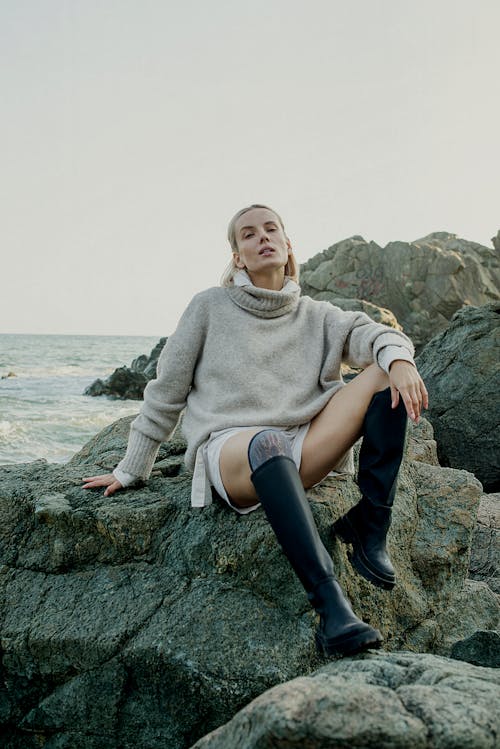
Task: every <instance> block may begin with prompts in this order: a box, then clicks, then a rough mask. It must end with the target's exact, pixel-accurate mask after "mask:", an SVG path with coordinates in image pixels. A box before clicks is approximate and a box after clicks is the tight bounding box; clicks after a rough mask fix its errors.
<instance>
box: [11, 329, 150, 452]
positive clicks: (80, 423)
mask: <svg viewBox="0 0 500 749" xmlns="http://www.w3.org/2000/svg"><path fill="white" fill-rule="evenodd" d="M158 340H159V339H158V338H154V337H140V336H93V335H15V334H0V465H6V464H11V463H25V462H29V461H33V460H37V459H38V458H45V459H46V460H47V461H49V462H50V463H65V462H67V461H68V460H69V459H70V458H71V457H72V455H74V453H75V452H77V451H78V450H79V449H80V448H81V447H83V445H84V444H85V443H86V442H87V441H88V440H89V439H90V438H91V437H93V436H94V435H95V434H96V433H97V432H99V431H100V430H101V429H103V427H105V426H107V425H108V424H111V423H112V422H113V421H115V420H116V419H119V418H121V417H122V416H128V415H129V414H135V413H137V412H138V411H139V408H140V406H141V403H140V402H139V401H135V400H119V399H114V398H109V397H107V396H99V397H92V396H89V395H84V394H83V392H84V390H85V388H86V387H87V386H88V385H90V384H91V383H92V382H93V381H94V380H95V379H96V378H98V377H100V378H101V379H104V378H105V377H107V376H108V375H110V374H111V373H112V372H113V371H114V370H115V369H116V368H117V367H121V366H123V365H127V366H129V365H130V364H131V362H132V360H133V359H135V358H136V357H138V356H139V355H140V354H147V355H149V353H150V352H151V350H152V349H153V347H154V346H155V345H156V344H157V343H158Z"/></svg>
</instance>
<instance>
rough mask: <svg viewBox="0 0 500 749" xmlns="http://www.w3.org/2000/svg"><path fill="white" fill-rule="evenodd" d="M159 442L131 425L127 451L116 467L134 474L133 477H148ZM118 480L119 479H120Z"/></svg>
mask: <svg viewBox="0 0 500 749" xmlns="http://www.w3.org/2000/svg"><path fill="white" fill-rule="evenodd" d="M160 444H161V442H158V441H157V440H154V439H151V437H146V435H144V434H142V432H138V431H137V429H134V428H133V427H132V428H131V430H130V435H129V438H128V446H127V452H126V453H125V457H124V458H123V460H121V461H120V462H119V463H118V465H117V467H116V468H117V469H118V471H121V472H124V473H128V474H130V475H132V476H134V478H141V479H147V478H149V475H150V473H151V471H152V470H153V465H154V462H155V460H156V456H157V455H158V450H159V449H160ZM115 470H116V469H115ZM118 480H119V481H120V479H118ZM120 483H121V481H120Z"/></svg>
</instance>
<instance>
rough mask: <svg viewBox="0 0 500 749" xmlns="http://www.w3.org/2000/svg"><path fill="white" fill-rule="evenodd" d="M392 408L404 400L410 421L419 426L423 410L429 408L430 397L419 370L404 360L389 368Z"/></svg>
mask: <svg viewBox="0 0 500 749" xmlns="http://www.w3.org/2000/svg"><path fill="white" fill-rule="evenodd" d="M389 382H390V385H391V396H392V403H391V405H392V408H396V406H397V405H398V403H399V396H400V395H401V398H402V399H403V403H404V404H405V408H406V412H407V414H408V416H409V417H410V419H412V421H414V422H415V424H418V421H419V418H420V413H421V411H422V408H429V395H428V393H427V389H426V387H425V385H424V381H423V380H422V378H421V377H420V375H419V373H418V370H417V368H416V367H415V366H414V365H413V364H410V362H408V361H404V360H403V359H396V360H395V361H393V362H392V364H391V366H390V368H389Z"/></svg>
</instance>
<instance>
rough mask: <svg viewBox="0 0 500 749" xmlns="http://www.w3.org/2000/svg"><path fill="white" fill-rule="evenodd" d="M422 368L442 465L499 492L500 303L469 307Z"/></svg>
mask: <svg viewBox="0 0 500 749" xmlns="http://www.w3.org/2000/svg"><path fill="white" fill-rule="evenodd" d="M417 366H418V368H419V371H420V374H421V375H422V377H423V379H424V381H425V384H426V386H427V389H428V391H429V401H430V404H429V410H428V412H427V413H426V416H427V418H428V419H429V420H430V421H431V423H432V426H433V428H434V433H435V436H436V441H437V445H438V455H439V461H440V463H441V464H442V465H447V466H452V467H453V468H464V469H466V470H467V471H471V472H472V473H474V475H475V476H476V477H477V478H478V479H479V480H480V481H481V482H482V484H483V486H484V490H485V491H486V492H497V491H500V465H499V456H500V428H499V427H500V409H499V393H500V304H498V303H495V304H488V305H485V306H483V307H464V308H463V309H461V310H459V311H458V312H457V313H456V314H455V315H454V317H453V319H452V321H451V323H450V326H449V328H448V329H447V330H445V331H443V332H442V333H440V334H438V335H437V336H436V337H435V338H433V339H432V341H430V343H428V344H427V346H426V347H425V348H424V350H423V351H422V353H421V354H420V356H419V357H418V358H417Z"/></svg>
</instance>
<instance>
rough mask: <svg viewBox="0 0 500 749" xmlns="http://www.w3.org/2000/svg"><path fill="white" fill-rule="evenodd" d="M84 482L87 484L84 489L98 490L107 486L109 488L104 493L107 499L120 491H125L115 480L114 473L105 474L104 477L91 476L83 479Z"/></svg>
mask: <svg viewBox="0 0 500 749" xmlns="http://www.w3.org/2000/svg"><path fill="white" fill-rule="evenodd" d="M82 481H86V482H87V483H86V484H84V486H83V488H84V489H97V488H98V487H99V486H107V487H108V488H107V489H106V491H105V492H104V496H105V497H110V496H111V495H112V494H114V493H115V492H116V491H118V489H123V486H122V485H121V484H120V482H119V481H117V480H116V479H115V477H114V476H113V474H112V473H105V474H103V475H102V476H89V477H87V478H86V479H82Z"/></svg>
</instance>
